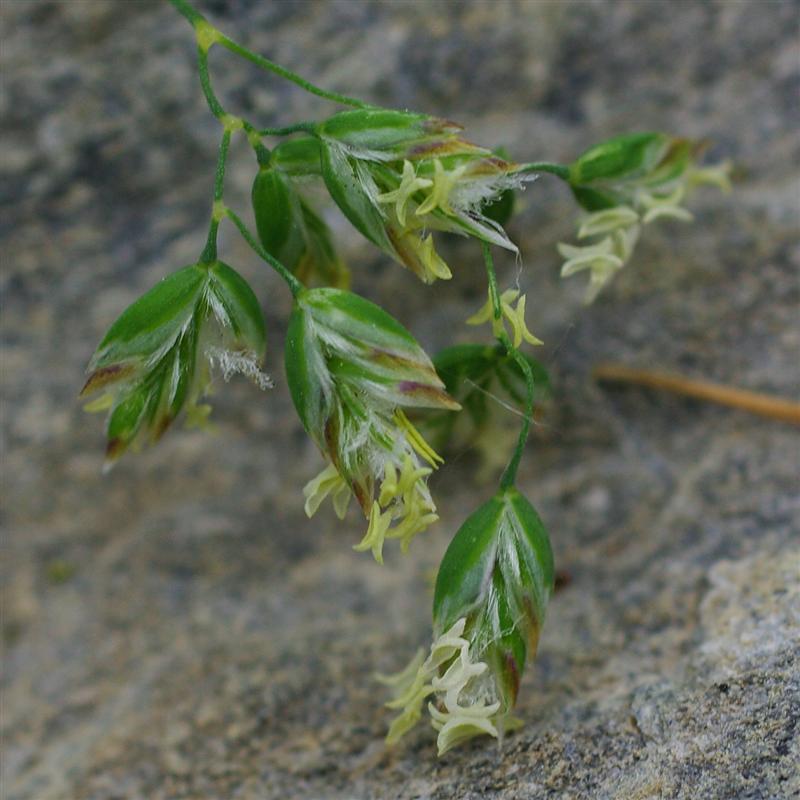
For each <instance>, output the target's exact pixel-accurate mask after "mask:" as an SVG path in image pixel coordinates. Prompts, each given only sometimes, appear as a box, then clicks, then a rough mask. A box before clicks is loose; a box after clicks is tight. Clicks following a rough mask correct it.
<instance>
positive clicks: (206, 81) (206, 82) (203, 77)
mask: <svg viewBox="0 0 800 800" xmlns="http://www.w3.org/2000/svg"><path fill="white" fill-rule="evenodd" d="M197 69H198V72H199V73H200V85H201V86H202V87H203V94H204V95H205V98H206V102H207V103H208V107H209V109H211V113H212V114H213V115H214V116H215V117H216V118H217V119H218V120H222V118H223V117H224V116H225V109H224V108H223V107H222V103H220V102H219V100H218V99H217V96H216V94H214V89H213V88H212V86H211V76H210V75H209V73H208V50H206V49H205V48H203V47H200V46H199V45H198V47H197Z"/></svg>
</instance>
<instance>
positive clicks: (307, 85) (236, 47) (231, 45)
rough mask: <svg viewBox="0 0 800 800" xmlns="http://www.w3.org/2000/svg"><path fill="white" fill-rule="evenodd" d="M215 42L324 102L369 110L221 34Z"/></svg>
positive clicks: (352, 98) (356, 101)
mask: <svg viewBox="0 0 800 800" xmlns="http://www.w3.org/2000/svg"><path fill="white" fill-rule="evenodd" d="M217 41H218V42H219V44H221V45H222V46H223V47H224V48H226V49H227V50H230V51H231V52H232V53H236V55H237V56H241V57H242V58H244V59H246V60H247V61H250V62H252V63H253V64H255V65H256V66H257V67H260V68H261V69H264V70H266V71H267V72H272V73H274V74H275V75H278V76H280V77H281V78H285V79H286V80H287V81H291V82H292V83H294V84H296V85H297V86H299V87H300V88H301V89H305V91H307V92H309V93H310V94H314V95H316V96H317V97H322V98H324V99H325V100H330V101H331V102H333V103H340V104H341V105H343V106H352V107H353V108H370V104H369V103H365V102H364V101H363V100H357V99H356V98H355V97H348V96H347V95H344V94H339V93H338V92H329V91H326V90H325V89H321V88H320V87H319V86H315V85H314V84H313V83H311V82H310V81H307V80H306V79H305V78H302V77H301V76H300V75H298V74H297V73H296V72H292V71H291V70H290V69H286V67H282V66H281V65H280V64H276V63H275V62H274V61H270V60H269V59H268V58H264V56H260V55H258V53H254V52H253V51H252V50H248V49H247V48H246V47H243V46H242V45H240V44H239V43H238V42H234V41H233V39H229V38H228V37H227V36H225V34H223V33H220V34H219V38H218V39H217Z"/></svg>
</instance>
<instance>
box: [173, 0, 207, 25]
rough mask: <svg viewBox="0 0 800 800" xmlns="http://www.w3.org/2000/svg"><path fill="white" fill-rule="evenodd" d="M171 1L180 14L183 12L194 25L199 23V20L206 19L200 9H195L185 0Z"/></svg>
mask: <svg viewBox="0 0 800 800" xmlns="http://www.w3.org/2000/svg"><path fill="white" fill-rule="evenodd" d="M169 1H170V3H172V5H173V7H174V8H175V10H176V11H177V12H178V13H179V14H182V15H183V16H184V17H186V19H188V20H189V22H190V23H191V24H192V26H194V25H197V23H198V22H203V21H204V17H203V15H202V14H201V13H200V12H199V11H195V10H194V9H193V8H192V7H191V6H190V5H189V3H187V2H186V1H185V0H169Z"/></svg>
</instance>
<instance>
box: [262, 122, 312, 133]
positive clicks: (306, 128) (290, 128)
mask: <svg viewBox="0 0 800 800" xmlns="http://www.w3.org/2000/svg"><path fill="white" fill-rule="evenodd" d="M316 130H317V123H316V122H297V123H295V124H294V125H286V126H285V127H283V128H262V129H261V130H260V131H258V135H259V136H288V135H289V134H290V133H300V132H301V131H302V132H304V133H311V134H313V133H315V132H316Z"/></svg>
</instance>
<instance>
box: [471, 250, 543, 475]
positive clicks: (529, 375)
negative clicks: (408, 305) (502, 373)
mask: <svg viewBox="0 0 800 800" xmlns="http://www.w3.org/2000/svg"><path fill="white" fill-rule="evenodd" d="M481 247H482V248H483V261H484V264H485V265H486V278H487V281H488V283H489V298H490V300H491V302H492V314H493V316H494V318H495V320H498V321H499V320H500V319H502V316H503V309H502V307H501V305H500V293H499V291H498V289H497V274H496V273H495V270H494V260H493V259H492V251H491V249H490V248H489V245H488V244H487V243H486V242H481ZM497 340H498V341H499V342H500V344H502V345H503V347H504V348H505V351H506V353H507V354H508V357H509V358H512V359H513V360H514V362H515V363H516V364H517V366H518V367H519V368H520V370H521V371H522V374H523V375H524V376H525V387H526V390H527V394H526V397H525V413H524V415H523V417H522V427H521V428H520V432H519V438H518V439H517V445H516V447H515V448H514V452H513V453H512V455H511V460H510V461H509V462H508V466H507V467H506V468H505V470H503V475H502V477H501V478H500V488H501V489H508V488H509V487H511V486H513V485H514V482H515V481H516V479H517V470H518V469H519V462H520V461H521V460H522V453H523V451H524V450H525V443H526V442H527V441H528V433H529V432H530V429H531V419H533V398H534V381H533V370H531V365H530V364H529V363H528V359H527V358H525V356H523V355H522V353H520V352H519V350H518V349H517V348H516V347H514V345H513V344H512V343H511V339H509V338H508V334H507V333H506V332H505V331H503V330H501V331H500V333H499V334H497Z"/></svg>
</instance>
